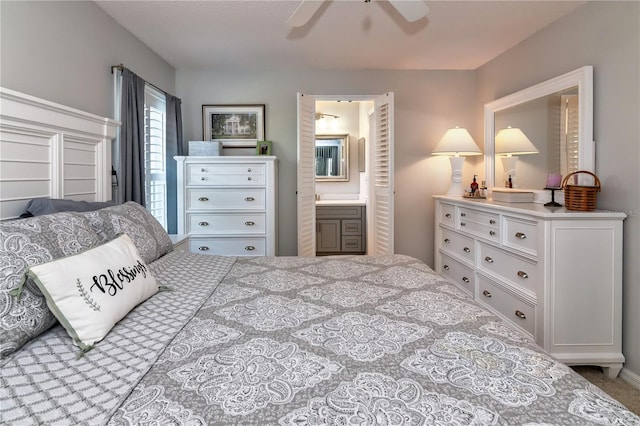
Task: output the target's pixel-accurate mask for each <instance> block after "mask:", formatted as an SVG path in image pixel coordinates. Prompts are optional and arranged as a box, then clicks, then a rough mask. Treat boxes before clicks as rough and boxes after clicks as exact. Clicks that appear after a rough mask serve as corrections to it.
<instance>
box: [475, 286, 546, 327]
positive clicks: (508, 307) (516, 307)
mask: <svg viewBox="0 0 640 426" xmlns="http://www.w3.org/2000/svg"><path fill="white" fill-rule="evenodd" d="M478 300H479V301H480V302H482V303H483V304H485V305H488V306H489V307H491V308H493V310H495V311H496V312H498V313H499V314H501V315H502V316H504V317H505V318H506V319H507V320H508V321H509V322H511V323H513V324H515V325H517V326H518V327H520V328H522V329H523V330H525V331H526V332H527V333H529V334H530V335H531V336H532V337H533V336H534V335H535V324H536V321H535V319H536V318H535V313H536V309H535V306H533V305H532V304H530V303H528V302H525V301H523V300H520V299H519V298H518V297H516V296H514V295H512V294H510V293H508V292H507V291H506V290H504V289H503V288H502V287H499V286H498V285H496V284H495V283H493V282H491V281H490V280H488V279H486V278H485V277H479V278H478Z"/></svg>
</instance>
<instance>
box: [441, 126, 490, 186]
mask: <svg viewBox="0 0 640 426" xmlns="http://www.w3.org/2000/svg"><path fill="white" fill-rule="evenodd" d="M480 154H482V152H481V151H480V148H478V145H477V144H476V142H475V141H474V140H473V138H472V137H471V135H470V134H469V132H468V131H467V129H462V128H460V127H455V128H453V129H449V130H447V132H446V133H445V134H444V136H443V137H442V139H440V142H438V144H437V145H436V147H435V148H434V150H433V151H432V152H431V155H446V156H449V161H450V162H451V185H450V186H449V191H448V192H447V195H453V196H461V195H463V194H464V188H463V186H462V166H463V165H464V157H465V156H467V155H480Z"/></svg>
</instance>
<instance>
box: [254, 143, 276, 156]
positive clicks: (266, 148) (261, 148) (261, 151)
mask: <svg viewBox="0 0 640 426" xmlns="http://www.w3.org/2000/svg"><path fill="white" fill-rule="evenodd" d="M272 149H273V143H272V142H271V141H258V143H257V144H256V155H271V150H272Z"/></svg>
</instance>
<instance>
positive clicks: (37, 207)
mask: <svg viewBox="0 0 640 426" xmlns="http://www.w3.org/2000/svg"><path fill="white" fill-rule="evenodd" d="M113 205H114V203H112V202H111V201H104V202H99V201H97V202H88V201H74V200H63V199H58V198H34V199H33V200H31V201H29V203H28V204H27V212H28V213H31V215H33V216H42V215H45V214H52V213H59V212H89V211H93V210H98V209H103V208H105V207H110V206H113Z"/></svg>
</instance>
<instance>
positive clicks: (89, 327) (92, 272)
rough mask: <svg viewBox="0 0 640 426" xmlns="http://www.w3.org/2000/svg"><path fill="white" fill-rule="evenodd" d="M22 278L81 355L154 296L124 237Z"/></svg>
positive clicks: (39, 267) (146, 272) (150, 278)
mask: <svg viewBox="0 0 640 426" xmlns="http://www.w3.org/2000/svg"><path fill="white" fill-rule="evenodd" d="M27 274H28V275H29V276H30V277H31V278H32V279H33V280H34V281H35V283H36V284H37V285H38V287H39V288H40V290H41V291H42V294H44V296H45V298H46V300H47V305H48V306H49V309H50V310H51V312H53V314H54V315H55V317H56V318H57V319H58V321H60V323H61V324H62V325H63V326H64V328H65V329H66V330H67V333H69V336H71V337H72V338H73V341H74V343H75V344H76V345H78V346H79V347H80V348H81V349H82V352H83V353H84V352H87V351H88V350H90V349H91V348H92V347H93V345H94V344H95V343H96V342H99V341H100V340H102V339H103V338H104V337H105V336H106V335H107V333H109V330H111V328H113V326H114V325H115V324H116V323H117V322H118V321H120V320H121V319H122V318H124V316H125V315H127V313H129V311H131V309H133V308H134V307H136V306H137V305H138V304H140V303H142V302H144V301H145V300H146V299H148V298H149V297H151V296H153V295H154V294H155V293H157V292H158V284H157V283H156V280H155V278H154V277H153V276H152V275H151V273H150V271H149V267H148V266H147V265H146V264H145V262H144V260H143V259H142V257H141V256H140V254H139V253H138V250H137V249H136V246H135V245H134V244H133V241H131V238H129V237H128V236H127V235H121V236H119V237H118V238H116V239H114V240H112V241H110V242H108V243H106V244H103V245H101V246H98V247H95V248H92V249H89V250H87V251H85V252H83V253H80V254H77V255H74V256H69V257H65V258H62V259H58V260H55V261H53V262H48V263H45V264H42V265H37V266H33V267H31V268H29V270H28V271H27Z"/></svg>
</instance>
